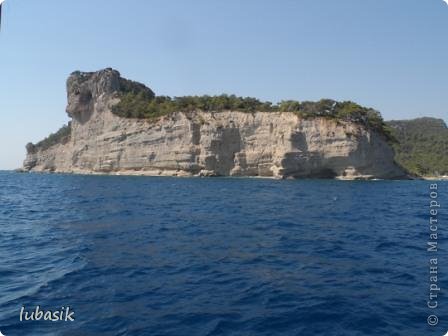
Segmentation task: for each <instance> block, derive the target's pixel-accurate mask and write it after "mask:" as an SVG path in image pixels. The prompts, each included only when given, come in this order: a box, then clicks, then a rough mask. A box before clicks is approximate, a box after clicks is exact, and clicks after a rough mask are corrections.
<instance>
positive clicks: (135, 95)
mask: <svg viewBox="0 0 448 336" xmlns="http://www.w3.org/2000/svg"><path fill="white" fill-rule="evenodd" d="M196 110H200V111H206V112H221V111H241V112H248V113H252V112H257V111H260V112H277V111H280V112H293V113H296V114H297V115H299V116H300V117H303V118H314V117H324V118H331V119H337V120H346V121H351V122H355V123H359V124H362V125H365V126H367V127H368V128H370V129H374V130H376V131H379V132H380V133H382V134H384V135H386V137H387V138H388V139H389V140H393V137H392V135H391V133H390V129H389V128H388V126H387V125H386V124H385V123H384V121H383V118H382V117H381V114H380V113H379V112H378V111H376V110H374V109H371V108H366V107H363V106H360V105H358V104H356V103H354V102H351V101H344V102H337V101H334V100H331V99H322V100H320V101H318V102H309V101H304V102H299V101H295V100H287V101H282V102H280V103H279V104H272V103H271V102H262V101H260V100H258V99H256V98H250V97H237V96H235V95H220V96H207V95H206V96H185V97H174V98H171V97H167V96H152V95H149V94H148V93H147V92H145V91H141V92H136V91H135V90H132V91H129V90H128V91H123V92H122V93H121V100H120V102H119V103H118V104H117V105H115V106H114V107H113V108H112V112H113V113H114V114H116V115H118V116H120V117H124V118H140V119H151V118H157V117H160V116H163V115H167V114H169V113H172V112H179V111H181V112H192V111H196Z"/></svg>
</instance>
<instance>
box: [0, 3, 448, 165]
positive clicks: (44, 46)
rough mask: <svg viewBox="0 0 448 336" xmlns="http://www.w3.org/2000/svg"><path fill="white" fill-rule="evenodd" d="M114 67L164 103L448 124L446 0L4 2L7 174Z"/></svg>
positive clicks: (2, 104) (2, 101) (1, 89)
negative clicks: (304, 109) (213, 98)
mask: <svg viewBox="0 0 448 336" xmlns="http://www.w3.org/2000/svg"><path fill="white" fill-rule="evenodd" d="M105 67H113V68H116V69H118V70H119V71H120V72H121V73H122V75H124V76H126V77H128V78H131V79H134V80H138V81H141V82H144V83H145V84H147V85H148V86H149V87H151V88H152V89H153V90H154V91H155V92H156V93H157V94H166V95H172V96H176V95H186V94H220V93H235V94H238V95H244V96H255V97H258V98H261V99H263V100H270V101H273V102H277V101H280V100H282V99H288V98H289V99H297V100H317V99H320V98H323V97H325V98H334V99H340V100H354V101H356V102H358V103H360V104H362V105H366V106H371V107H374V108H376V109H378V110H380V111H381V112H382V114H383V116H384V117H385V119H399V118H400V119H402V118H413V117H418V116H434V117H440V118H444V119H445V121H447V120H448V106H447V98H448V95H447V94H448V92H447V90H448V6H447V5H446V4H445V3H444V2H443V1H442V0H362V1H361V0H270V1H268V0H265V1H263V0H244V1H243V0H225V1H222V0H191V1H185V0H177V1H175V0H160V1H153V0H128V1H123V0H120V1H118V0H39V1H37V0H6V2H5V8H4V21H3V27H2V31H1V33H0V169H11V168H16V167H19V166H21V162H22V160H23V158H24V155H25V151H24V146H25V144H26V143H27V142H29V141H32V142H36V141H38V140H40V139H42V138H43V137H45V136H46V135H48V134H49V133H50V132H52V131H56V130H57V129H58V128H59V127H60V126H62V124H64V123H65V122H67V121H68V118H67V116H66V114H65V104H66V93H65V80H66V78H67V76H68V75H69V74H70V73H71V72H72V71H74V70H83V71H92V70H98V69H101V68H105Z"/></svg>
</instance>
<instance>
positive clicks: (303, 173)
mask: <svg viewBox="0 0 448 336" xmlns="http://www.w3.org/2000/svg"><path fill="white" fill-rule="evenodd" d="M123 86H126V87H132V86H139V88H140V89H141V88H142V86H141V84H138V83H135V82H131V81H127V80H125V79H122V78H121V77H120V74H119V73H118V72H117V71H114V70H112V69H106V70H103V71H100V72H96V73H80V72H76V73H73V74H72V75H71V76H70V77H69V79H68V81H67V92H68V106H67V113H68V115H69V116H70V117H71V118H72V122H71V124H70V127H71V132H70V136H69V137H65V138H64V139H63V141H60V142H56V143H54V144H51V146H45V147H42V146H33V145H29V146H27V150H28V154H27V157H26V160H25V162H24V169H25V170H28V171H51V172H70V173H117V174H118V173H123V174H144V175H170V176H188V175H200V176H229V175H230V176H266V177H268V176H271V177H280V178H284V177H295V178H300V177H326V178H345V179H356V178H401V177H403V176H405V173H404V172H403V171H402V170H401V169H400V168H399V167H397V166H396V165H395V163H394V160H393V156H394V153H393V150H392V149H391V147H390V146H389V145H388V144H387V141H386V140H385V138H384V136H383V135H380V134H378V133H376V132H373V131H370V130H368V129H366V128H365V127H364V126H362V125H359V124H355V123H351V122H343V121H335V120H330V119H325V118H314V119H301V118H299V117H298V116H297V115H296V114H294V113H289V112H269V113H266V112H255V113H244V112H232V111H229V112H216V113H212V112H201V111H197V112H191V113H184V112H176V113H172V114H170V115H168V116H164V117H161V118H159V119H157V120H141V119H127V118H121V117H118V116H116V115H114V114H113V113H112V112H111V108H112V106H114V104H116V103H117V102H118V101H119V99H120V95H119V92H120V90H121V89H122V87H123ZM145 90H148V91H147V93H148V94H153V93H152V91H151V90H149V89H147V88H145Z"/></svg>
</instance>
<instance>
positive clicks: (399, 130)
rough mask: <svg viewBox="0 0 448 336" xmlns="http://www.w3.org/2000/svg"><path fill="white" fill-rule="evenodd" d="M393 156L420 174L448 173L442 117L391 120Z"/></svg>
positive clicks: (446, 136)
mask: <svg viewBox="0 0 448 336" xmlns="http://www.w3.org/2000/svg"><path fill="white" fill-rule="evenodd" d="M387 124H388V125H389V126H390V127H391V129H392V134H393V135H394V136H395V138H396V139H397V143H395V144H394V148H395V152H396V156H395V160H396V161H397V163H399V164H400V165H401V166H402V167H404V168H405V169H407V170H408V171H409V172H411V173H413V174H417V175H420V176H438V175H448V128H447V125H446V124H445V122H444V121H443V120H442V119H435V118H418V119H413V120H392V121H388V122H387Z"/></svg>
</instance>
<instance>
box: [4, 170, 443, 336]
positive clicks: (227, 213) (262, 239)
mask: <svg viewBox="0 0 448 336" xmlns="http://www.w3.org/2000/svg"><path fill="white" fill-rule="evenodd" d="M431 183H434V182H428V181H370V182H342V181H331V180H301V181H290V180H287V181H276V180H265V179H232V178H209V179H199V178H156V177H124V176H71V175H41V174H16V173H12V172H0V258H1V262H0V331H1V332H3V334H4V335H6V336H14V335H81V336H84V335H154V336H155V335H160V336H162V335H164V336H165V335H173V336H183V335H185V336H195V335H204V336H205V335H210V336H211V335H244V336H245V335H266V336H276V335H301V336H308V335H313V336H314V335H326V336H328V335H330V336H336V335H341V336H362V335H375V336H376V335H378V336H394V335H410V336H419V335H444V334H445V332H446V331H447V330H448V296H446V295H444V292H445V291H446V290H447V289H448V281H447V280H448V258H447V257H448V254H447V250H446V246H447V245H448V242H447V241H446V240H448V236H447V235H446V232H447V227H448V221H447V209H448V197H447V196H448V188H447V187H448V183H447V182H438V201H439V202H440V203H441V205H442V206H441V208H442V210H441V212H440V213H439V216H438V220H439V229H438V230H439V247H440V249H439V251H438V252H437V257H438V260H439V265H438V267H439V273H438V286H440V288H442V294H440V296H439V298H438V303H439V307H438V308H437V309H434V310H431V309H429V308H428V307H427V305H426V302H427V301H428V295H429V284H430V282H429V281H430V279H429V266H428V261H429V257H430V255H431V254H430V253H428V252H427V251H426V248H427V241H428V239H429V225H428V222H429V200H430V199H429V185H430V184H431ZM37 305H39V306H40V307H41V308H42V309H44V310H57V309H60V308H61V307H62V306H64V307H67V306H70V307H71V309H72V310H73V311H74V312H75V321H74V322H48V321H39V322H36V321H34V322H33V321H26V322H20V321H19V315H20V310H21V308H22V307H23V306H24V307H25V309H26V310H30V311H31V310H32V309H33V308H35V307H36V306H37ZM432 313H435V314H437V316H438V318H439V324H438V326H436V327H430V326H428V324H427V317H428V315H430V314H432Z"/></svg>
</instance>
